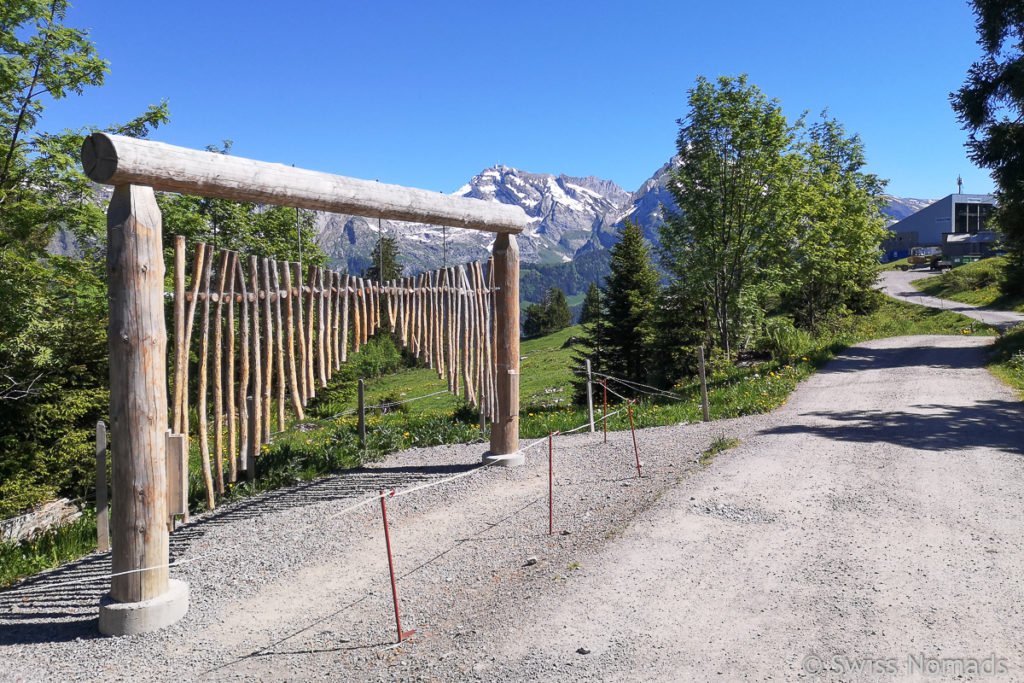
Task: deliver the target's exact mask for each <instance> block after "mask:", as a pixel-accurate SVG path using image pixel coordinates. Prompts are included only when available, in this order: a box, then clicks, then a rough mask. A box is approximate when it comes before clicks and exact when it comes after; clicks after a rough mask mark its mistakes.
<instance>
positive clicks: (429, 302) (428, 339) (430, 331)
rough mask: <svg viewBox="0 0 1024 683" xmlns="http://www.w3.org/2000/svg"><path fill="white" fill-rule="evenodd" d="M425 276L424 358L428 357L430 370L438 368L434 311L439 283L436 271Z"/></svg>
mask: <svg viewBox="0 0 1024 683" xmlns="http://www.w3.org/2000/svg"><path fill="white" fill-rule="evenodd" d="M425 275H426V286H427V289H426V292H425V296H424V299H425V309H426V314H425V315H424V318H423V322H424V324H425V327H424V330H423V332H424V334H423V338H424V346H425V347H426V349H425V353H424V356H425V357H426V360H427V367H428V368H436V367H437V359H436V358H435V357H434V349H435V345H434V316H433V315H432V313H433V310H432V309H433V303H434V293H435V292H436V290H437V283H436V282H435V279H436V277H437V272H436V271H428V272H426V273H425Z"/></svg>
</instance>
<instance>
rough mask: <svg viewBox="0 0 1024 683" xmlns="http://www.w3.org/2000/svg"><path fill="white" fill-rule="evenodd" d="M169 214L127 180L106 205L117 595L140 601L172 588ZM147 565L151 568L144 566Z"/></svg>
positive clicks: (114, 581) (144, 189) (113, 593)
mask: <svg viewBox="0 0 1024 683" xmlns="http://www.w3.org/2000/svg"><path fill="white" fill-rule="evenodd" d="M162 229H163V226H162V219H161V216H160V209H159V207H158V206H157V203H156V196H155V195H154V193H153V190H152V188H149V187H139V186H132V185H122V186H119V187H116V188H115V189H114V194H113V196H112V197H111V200H110V205H109V208H108V210H107V298H108V302H109V311H110V315H109V326H108V330H107V339H108V345H109V349H110V422H111V427H110V437H111V443H112V445H113V450H112V458H111V459H112V462H113V487H112V492H113V498H114V500H116V501H117V504H116V505H114V506H113V508H112V510H111V519H112V522H113V531H114V533H113V541H114V543H113V554H112V560H111V567H112V574H113V576H112V579H111V587H110V597H111V598H112V599H114V600H116V601H118V602H140V601H142V600H149V599H151V598H155V597H157V596H160V595H163V594H164V593H166V592H167V590H168V583H167V564H168V555H169V546H168V538H167V500H166V496H165V495H164V492H165V491H166V490H167V468H166V465H165V457H166V452H165V448H166V443H165V442H164V434H165V433H166V431H167V329H166V324H165V322H164V255H163V244H162V236H161V232H162ZM139 570H146V571H139Z"/></svg>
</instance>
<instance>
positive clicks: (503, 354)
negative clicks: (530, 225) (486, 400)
mask: <svg viewBox="0 0 1024 683" xmlns="http://www.w3.org/2000/svg"><path fill="white" fill-rule="evenodd" d="M494 286H495V288H496V289H497V292H496V296H495V298H494V318H495V331H496V334H495V337H496V343H495V352H496V358H495V370H496V373H497V392H496V393H497V399H498V401H497V403H498V410H497V414H495V415H494V417H493V419H492V420H491V450H490V453H488V454H485V455H484V462H489V461H490V458H493V457H494V456H505V457H502V458H501V461H500V462H501V464H503V465H521V464H523V463H524V462H525V457H524V456H523V454H522V453H520V452H519V245H518V244H517V243H516V238H515V236H514V235H509V234H507V233H499V234H498V236H497V238H495V240H494ZM509 456H514V457H509Z"/></svg>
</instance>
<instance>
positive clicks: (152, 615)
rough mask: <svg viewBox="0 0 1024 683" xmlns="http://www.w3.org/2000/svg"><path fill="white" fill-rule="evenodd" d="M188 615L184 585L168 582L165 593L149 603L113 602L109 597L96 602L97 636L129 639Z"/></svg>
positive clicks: (145, 601) (185, 586) (186, 592)
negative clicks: (128, 637) (98, 631)
mask: <svg viewBox="0 0 1024 683" xmlns="http://www.w3.org/2000/svg"><path fill="white" fill-rule="evenodd" d="M186 612H188V584H187V583H185V582H184V581H178V580H176V579H169V580H168V590H167V592H166V593H164V594H163V595H158V596H157V597H155V598H152V599H150V600H142V601H141V602H116V601H114V600H112V599H111V597H110V595H109V594H108V595H104V596H103V597H102V598H100V633H102V634H103V635H105V636H131V635H135V634H136V633H149V632H150V631H157V630H159V629H162V628H164V627H165V626H170V625H171V624H173V623H174V622H176V621H178V620H179V619H181V618H182V617H183V616H185V613H186Z"/></svg>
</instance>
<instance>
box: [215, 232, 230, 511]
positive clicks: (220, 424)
mask: <svg viewBox="0 0 1024 683" xmlns="http://www.w3.org/2000/svg"><path fill="white" fill-rule="evenodd" d="M230 261H231V255H230V253H229V252H227V251H226V250H223V249H222V250H221V252H220V268H218V270H217V294H218V297H217V312H216V314H215V315H214V325H213V465H214V468H213V471H214V476H215V477H216V484H217V493H220V494H222V495H223V493H224V291H225V290H226V289H227V287H226V285H227V276H228V265H230Z"/></svg>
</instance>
